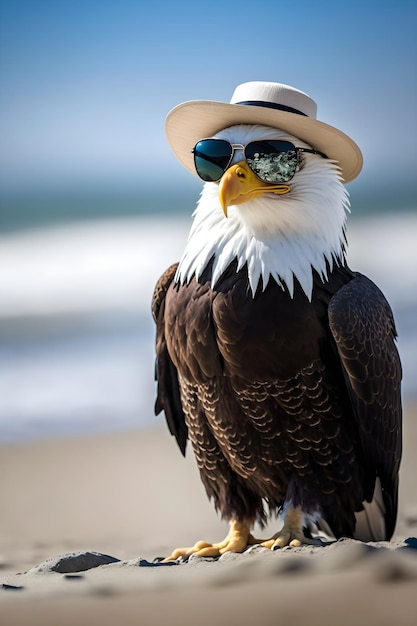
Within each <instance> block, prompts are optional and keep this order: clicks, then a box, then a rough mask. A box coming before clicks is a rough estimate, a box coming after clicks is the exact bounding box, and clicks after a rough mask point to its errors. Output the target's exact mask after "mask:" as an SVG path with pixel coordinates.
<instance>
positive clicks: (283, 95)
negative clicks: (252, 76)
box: [230, 81, 317, 119]
mask: <svg viewBox="0 0 417 626" xmlns="http://www.w3.org/2000/svg"><path fill="white" fill-rule="evenodd" d="M251 103H257V105H258V106H262V103H265V104H264V106H266V107H268V105H269V106H272V107H274V108H275V107H276V108H281V107H282V108H285V109H290V110H291V109H292V110H293V112H294V113H296V112H298V113H299V114H301V115H306V116H307V117H311V118H313V119H316V118H317V104H316V103H315V102H314V100H313V99H312V98H310V96H308V95H307V94H306V93H304V92H303V91H300V90H299V89H295V87H290V86H289V85H284V84H282V83H271V82H262V81H250V82H248V83H242V84H241V85H238V86H237V87H236V89H235V91H234V93H233V96H232V99H231V100H230V104H246V105H250V104H251Z"/></svg>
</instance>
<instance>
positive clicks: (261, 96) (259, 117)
mask: <svg viewBox="0 0 417 626" xmlns="http://www.w3.org/2000/svg"><path fill="white" fill-rule="evenodd" d="M316 115H317V105H316V103H315V102H314V100H312V99H311V98H310V97H309V96H308V95H307V94H305V93H303V92H302V91H299V90H298V89H295V88H294V87H289V86H288V85H283V84H281V83H269V82H261V81H252V82H249V83H243V84H241V85H239V86H238V87H236V89H235V92H234V94H233V96H232V99H231V101H230V103H229V104H228V103H225V102H213V101H211V100H192V101H190V102H184V103H183V104H179V105H178V106H176V107H175V108H174V109H172V111H170V112H169V113H168V116H167V119H166V126H165V130H166V134H167V137H168V141H169V144H170V146H171V148H172V150H173V152H174V154H175V156H176V157H177V158H178V159H179V161H180V162H181V163H182V164H183V165H184V166H185V167H186V168H187V169H188V170H190V172H192V173H193V174H196V171H195V168H194V160H193V155H192V152H191V150H192V149H193V147H194V146H195V144H196V143H197V141H199V140H200V139H204V138H206V137H212V136H213V135H215V134H216V133H217V132H219V131H220V130H223V129H224V128H227V127H228V126H234V125H235V124H263V125H264V126H272V127H273V128H277V129H280V130H283V131H286V132H288V133H290V134H291V135H294V136H295V137H298V138H299V139H300V140H302V141H304V142H305V143H307V144H309V145H310V146H311V147H312V148H314V149H316V150H319V151H320V152H324V154H326V155H327V156H328V157H329V159H334V160H335V161H337V162H338V163H339V166H340V168H341V170H342V176H343V180H344V182H345V183H348V182H349V181H351V180H353V179H354V178H356V176H357V175H358V174H359V172H360V171H361V169H362V153H361V151H360V149H359V147H358V146H357V145H356V143H355V142H354V141H353V140H352V139H350V137H348V136H347V135H345V133H343V132H342V131H340V130H337V128H334V127H333V126H329V125H328V124H325V123H324V122H320V121H318V120H317V119H316ZM196 175H197V174H196Z"/></svg>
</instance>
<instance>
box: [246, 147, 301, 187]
mask: <svg viewBox="0 0 417 626" xmlns="http://www.w3.org/2000/svg"><path fill="white" fill-rule="evenodd" d="M245 154H246V160H247V163H248V165H249V167H250V168H251V170H252V171H253V172H254V173H255V174H256V175H257V176H258V177H259V178H260V179H261V180H263V181H264V182H265V183H286V182H288V181H289V180H291V178H293V176H294V174H295V172H296V170H297V151H296V149H295V147H294V145H293V144H292V143H291V142H290V141H278V140H268V139H267V140H263V141H253V142H252V143H250V144H248V145H247V146H246V150H245Z"/></svg>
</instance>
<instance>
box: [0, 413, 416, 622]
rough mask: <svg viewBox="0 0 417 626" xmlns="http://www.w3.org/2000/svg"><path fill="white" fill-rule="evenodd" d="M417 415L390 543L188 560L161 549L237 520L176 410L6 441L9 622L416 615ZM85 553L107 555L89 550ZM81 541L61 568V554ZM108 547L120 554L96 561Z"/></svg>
mask: <svg viewBox="0 0 417 626" xmlns="http://www.w3.org/2000/svg"><path fill="white" fill-rule="evenodd" d="M416 418H417V408H416V407H414V406H407V407H406V409H405V418H404V447H405V450H404V460H403V465H402V471H401V489H400V511H399V519H398V525H397V530H396V533H395V535H394V538H393V541H392V542H390V544H387V543H383V544H378V545H375V544H370V545H368V544H367V545H365V544H361V543H359V542H355V541H352V540H344V541H339V542H337V543H336V544H332V545H330V546H326V547H312V548H311V547H303V548H300V549H286V550H283V551H280V552H270V551H260V550H259V549H256V550H253V551H251V552H249V553H245V554H243V555H228V557H227V558H222V559H221V560H220V561H210V560H208V561H207V560H195V561H191V562H189V563H187V564H181V565H175V566H160V565H154V564H152V561H153V560H154V559H155V557H158V556H163V555H166V554H167V553H168V552H170V550H171V549H172V548H174V547H177V546H180V545H191V544H192V543H194V541H196V540H197V539H206V540H209V541H217V540H219V539H221V538H223V536H224V535H225V534H226V531H227V524H226V523H224V522H221V521H220V520H219V518H218V517H217V515H216V513H215V512H214V509H213V508H212V506H211V504H210V503H209V502H208V501H207V499H206V496H205V493H204V491H203V488H202V485H201V483H200V481H199V477H198V473H197V469H196V466H195V462H194V459H193V457H192V454H191V451H189V453H188V454H187V458H186V459H185V460H184V459H183V458H182V457H181V455H180V453H179V451H178V450H177V448H176V444H175V442H174V440H173V439H172V438H171V436H170V435H169V433H168V431H167V429H166V428H165V427H164V424H163V418H161V419H156V420H155V421H156V426H155V428H154V429H148V430H137V431H129V432H119V433H115V434H103V435H94V436H84V437H74V438H62V439H57V440H45V441H37V442H25V443H14V444H9V445H4V446H2V447H1V448H0V497H1V504H2V506H1V509H2V511H1V515H0V585H1V588H0V623H1V624H2V625H4V626H9V625H19V626H20V625H22V626H24V625H26V624H28V625H29V624H30V625H33V626H35V625H37V624H42V625H43V626H48V625H49V624H50V625H51V626H52V625H54V626H55V625H58V624H59V625H62V626H65V625H66V624H73V623H75V622H76V623H78V624H91V623H94V622H95V623H96V624H100V625H107V624H108V625H110V624H162V623H164V622H167V623H171V624H178V625H180V624H196V623H198V624H201V625H203V624H254V623H257V624H262V625H263V624H265V625H269V624H271V625H272V624H274V625H277V624H284V623H288V622H289V621H290V623H291V624H301V623H303V622H304V621H305V620H308V623H309V624H310V625H311V626H312V625H315V624H321V625H323V624H338V625H339V626H340V625H343V624H352V623H355V624H357V625H358V624H359V625H361V624H363V625H365V624H366V625H371V624H378V626H383V625H385V624H386V625H387V626H388V625H392V624H396V626H398V625H403V624H404V625H406V624H410V625H411V624H415V619H416V615H417V595H416V594H417V549H416V548H417V540H416V539H415V537H416V536H417V493H416V490H415V476H416V474H417V457H416V454H415V449H416V446H417V419H416ZM273 528H274V526H273V525H271V530H272V529H273ZM258 534H259V533H258ZM77 553H98V554H84V556H83V558H84V561H83V562H81V561H80V556H78V557H77V558H78V561H77V558H76V556H75V555H76V554H77ZM71 554H72V555H73V556H72V557H71V556H67V557H66V558H65V559H63V560H61V566H60V567H61V570H60V571H54V569H58V570H59V569H60V567H59V566H57V565H56V563H57V561H56V560H55V561H53V559H56V557H59V556H62V555H71ZM100 555H107V556H111V557H113V559H109V560H110V561H112V562H110V563H109V562H108V561H107V564H102V565H98V566H97V567H92V565H94V564H97V563H100V562H103V561H102V559H103V557H102V556H100ZM100 559H101V560H100ZM48 560H49V561H48ZM45 562H47V563H46V564H45ZM86 562H87V565H85V563H86ZM62 563H64V565H62ZM83 563H84V565H83ZM85 567H88V568H89V569H85Z"/></svg>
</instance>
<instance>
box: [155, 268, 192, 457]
mask: <svg viewBox="0 0 417 626" xmlns="http://www.w3.org/2000/svg"><path fill="white" fill-rule="evenodd" d="M177 267H178V263H175V264H174V265H171V267H169V268H168V269H167V270H166V272H165V273H164V274H162V276H161V278H160V279H159V280H158V282H157V284H156V286H155V290H154V293H153V298H152V315H153V318H154V320H155V323H156V362H155V378H156V380H157V382H158V391H157V398H156V402H155V413H156V414H158V413H160V412H161V411H164V413H165V417H166V421H167V424H168V428H169V431H170V433H171V434H172V435H174V436H175V438H176V440H177V443H178V445H179V448H180V450H181V452H182V454H185V448H186V445H187V438H188V429H187V425H186V423H185V417H184V412H183V410H182V404H181V398H180V390H179V385H178V375H177V370H176V367H175V365H174V363H173V362H172V360H171V357H170V356H169V354H168V349H167V343H166V337H165V296H166V293H167V290H168V288H169V286H170V284H171V282H172V280H173V278H174V275H175V271H176V269H177Z"/></svg>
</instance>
